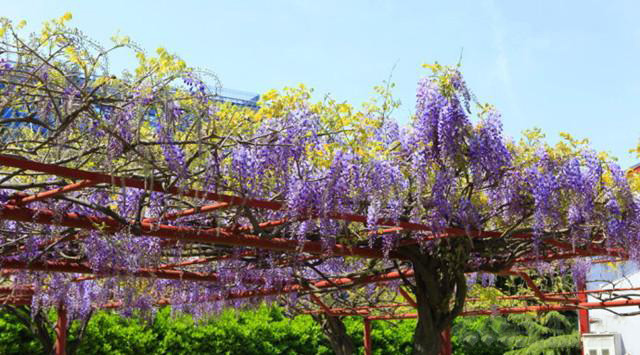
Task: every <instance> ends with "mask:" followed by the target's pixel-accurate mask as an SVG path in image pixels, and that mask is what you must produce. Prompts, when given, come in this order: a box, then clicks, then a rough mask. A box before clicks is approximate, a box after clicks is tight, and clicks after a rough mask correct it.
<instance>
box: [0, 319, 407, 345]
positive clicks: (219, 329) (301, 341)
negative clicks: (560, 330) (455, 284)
mask: <svg viewBox="0 0 640 355" xmlns="http://www.w3.org/2000/svg"><path fill="white" fill-rule="evenodd" d="M54 317H55V315H52V319H53V318H54ZM345 325H346V327H347V332H348V333H349V335H350V336H351V337H352V338H353V340H354V342H355V344H356V346H357V347H358V352H359V353H364V348H363V346H362V344H363V334H362V330H363V325H362V320H361V319H360V318H347V319H345ZM77 326H78V325H77V324H73V326H72V327H73V329H72V330H71V331H70V340H73V334H74V333H75V332H74V330H76V329H77ZM414 327H415V321H411V320H409V321H399V322H396V323H388V322H373V329H372V342H373V347H374V354H390V353H393V354H409V353H410V350H411V337H412V334H413V333H412V332H413V328H414ZM0 353H1V354H42V353H44V352H43V351H42V348H41V346H40V344H39V343H38V341H37V340H36V339H35V338H33V336H32V335H31V334H30V332H29V331H28V329H27V328H26V327H25V326H23V325H22V324H21V323H19V322H18V321H17V320H16V319H15V317H13V316H12V315H11V314H9V313H7V312H0ZM169 353H170V354H331V353H332V351H331V348H330V346H329V343H328V341H327V340H326V339H325V338H324V336H323V335H322V331H321V329H320V327H319V326H318V325H317V324H316V323H315V322H314V321H313V319H312V318H311V317H309V316H298V317H295V318H294V319H289V318H286V317H284V315H283V314H282V311H281V310H280V309H279V308H269V307H261V308H259V309H257V310H254V311H243V312H232V311H227V312H224V313H222V314H221V315H219V316H218V317H216V318H215V319H212V320H210V321H207V322H205V323H204V324H200V325H197V326H196V325H194V322H193V320H192V319H191V318H190V317H188V316H180V317H177V318H174V317H172V316H171V315H170V312H169V309H163V310H161V311H160V312H158V314H157V315H156V317H155V318H154V319H153V320H152V321H148V322H145V321H143V320H141V319H137V318H123V317H120V316H119V315H117V314H114V313H112V312H106V311H105V312H98V313H97V314H95V315H94V316H93V318H92V319H91V321H90V322H89V325H88V326H87V329H86V332H85V335H84V338H83V340H82V342H81V344H80V346H79V348H78V354H135V355H152V354H169Z"/></svg>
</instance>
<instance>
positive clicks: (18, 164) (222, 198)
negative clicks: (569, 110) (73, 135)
mask: <svg viewBox="0 0 640 355" xmlns="http://www.w3.org/2000/svg"><path fill="white" fill-rule="evenodd" d="M0 165H5V166H11V167H15V168H19V169H26V170H33V171H38V172H43V173H47V174H52V175H56V176H62V177H67V178H71V179H84V180H92V181H94V182H97V183H105V184H111V185H116V186H127V187H133V188H138V189H145V190H149V191H155V192H162V193H168V194H173V195H177V196H185V197H197V198H203V199H207V200H211V201H219V202H225V203H228V204H229V205H238V206H249V207H254V208H262V209H268V210H281V209H282V208H283V207H284V205H283V204H282V203H280V202H276V201H266V200H260V199H252V198H242V197H237V196H231V195H225V194H217V193H213V192H207V191H201V190H194V189H180V188H178V187H170V188H164V187H163V186H162V183H161V182H155V183H152V182H151V181H147V180H145V179H141V178H134V177H118V176H111V175H108V174H102V173H96V172H91V171H86V170H79V169H72V168H67V167H63V166H58V165H54V164H46V163H39V162H35V161H32V160H27V159H21V158H17V157H14V156H9V155H3V154H0ZM305 218H329V219H335V220H343V221H349V222H358V223H363V224H366V223H367V217H366V216H361V215H356V214H350V213H339V212H332V213H327V214H324V215H316V214H311V216H307V217H303V219H305ZM279 223H282V221H280V222H279ZM376 223H377V224H378V225H383V226H396V227H401V228H403V229H406V230H413V231H432V228H431V227H429V226H427V225H424V224H419V223H411V222H404V221H397V220H394V219H388V218H381V219H378V221H376ZM441 232H442V233H443V234H446V235H449V236H456V235H457V236H466V235H468V234H469V233H468V232H467V231H466V230H464V229H461V228H444V229H443V230H442V231H441ZM470 233H471V236H472V237H482V238H486V237H492V238H494V237H500V236H501V235H502V233H500V232H490V231H470ZM510 237H513V238H530V237H531V234H512V235H510Z"/></svg>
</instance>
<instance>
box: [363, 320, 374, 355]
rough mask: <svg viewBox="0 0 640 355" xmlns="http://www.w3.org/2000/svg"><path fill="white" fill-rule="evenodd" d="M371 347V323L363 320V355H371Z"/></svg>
mask: <svg viewBox="0 0 640 355" xmlns="http://www.w3.org/2000/svg"><path fill="white" fill-rule="evenodd" d="M372 352H373V346H372V345H371V321H370V320H369V318H365V319H364V353H365V355H371V354H372Z"/></svg>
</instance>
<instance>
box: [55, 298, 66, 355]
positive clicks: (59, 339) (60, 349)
mask: <svg viewBox="0 0 640 355" xmlns="http://www.w3.org/2000/svg"><path fill="white" fill-rule="evenodd" d="M55 335H56V341H55V345H54V349H55V353H56V355H66V354H67V310H66V309H64V307H63V306H59V307H58V319H57V320H56V328H55Z"/></svg>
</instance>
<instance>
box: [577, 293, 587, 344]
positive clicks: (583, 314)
mask: <svg viewBox="0 0 640 355" xmlns="http://www.w3.org/2000/svg"><path fill="white" fill-rule="evenodd" d="M576 286H577V287H576V288H577V289H578V300H579V301H580V303H585V304H586V303H588V302H587V301H588V299H587V293H586V292H585V289H586V285H585V281H583V280H581V281H578V284H577V285H576ZM578 326H579V329H580V337H581V338H582V334H585V333H589V310H588V309H587V308H580V309H578ZM580 345H581V346H582V339H580ZM582 353H583V354H584V349H582Z"/></svg>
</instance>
